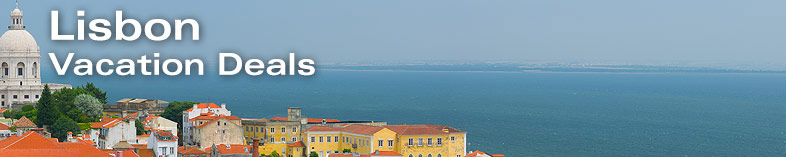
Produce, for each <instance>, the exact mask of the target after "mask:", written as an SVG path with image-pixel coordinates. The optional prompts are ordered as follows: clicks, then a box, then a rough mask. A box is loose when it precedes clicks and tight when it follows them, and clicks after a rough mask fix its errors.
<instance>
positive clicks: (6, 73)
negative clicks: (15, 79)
mask: <svg viewBox="0 0 786 157" xmlns="http://www.w3.org/2000/svg"><path fill="white" fill-rule="evenodd" d="M3 71H5V76H8V68H5V69H3Z"/></svg>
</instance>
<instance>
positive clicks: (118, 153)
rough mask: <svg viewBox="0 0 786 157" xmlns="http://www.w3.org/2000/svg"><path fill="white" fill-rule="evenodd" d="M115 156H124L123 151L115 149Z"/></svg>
mask: <svg viewBox="0 0 786 157" xmlns="http://www.w3.org/2000/svg"><path fill="white" fill-rule="evenodd" d="M115 157H123V152H121V151H115Z"/></svg>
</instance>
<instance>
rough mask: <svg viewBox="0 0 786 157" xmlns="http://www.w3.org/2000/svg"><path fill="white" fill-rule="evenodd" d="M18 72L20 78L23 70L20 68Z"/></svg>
mask: <svg viewBox="0 0 786 157" xmlns="http://www.w3.org/2000/svg"><path fill="white" fill-rule="evenodd" d="M16 71H17V72H16V73H17V74H19V76H22V68H18V69H17V70H16Z"/></svg>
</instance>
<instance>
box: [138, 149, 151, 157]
mask: <svg viewBox="0 0 786 157" xmlns="http://www.w3.org/2000/svg"><path fill="white" fill-rule="evenodd" d="M137 152H138V153H139V156H143V157H155V156H156V152H154V151H153V149H147V148H145V149H137Z"/></svg>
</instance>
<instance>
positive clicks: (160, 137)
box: [151, 130, 177, 141]
mask: <svg viewBox="0 0 786 157" xmlns="http://www.w3.org/2000/svg"><path fill="white" fill-rule="evenodd" d="M151 134H153V135H156V138H158V140H159V141H177V136H174V135H172V132H169V131H160V130H159V131H154V132H153V133H151ZM165 137H170V139H169V140H164V138H165Z"/></svg>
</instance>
